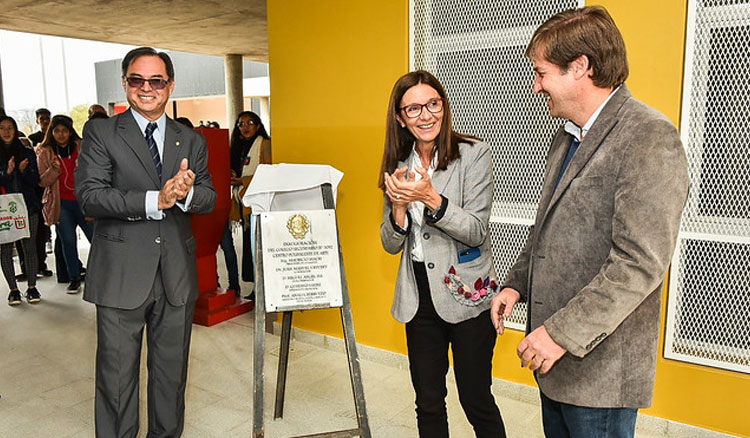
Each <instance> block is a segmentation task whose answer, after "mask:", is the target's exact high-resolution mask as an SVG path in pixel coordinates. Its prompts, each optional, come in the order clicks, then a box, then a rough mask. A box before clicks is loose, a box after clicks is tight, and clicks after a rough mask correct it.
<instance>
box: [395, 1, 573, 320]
mask: <svg viewBox="0 0 750 438" xmlns="http://www.w3.org/2000/svg"><path fill="white" fill-rule="evenodd" d="M580 6H583V2H579V1H577V0H537V1H528V0H524V1H521V0H412V1H411V8H410V13H411V33H410V38H411V68H412V69H413V70H416V69H424V70H428V71H429V72H431V73H432V74H434V75H435V76H436V77H437V78H438V79H439V80H440V82H441V83H442V84H443V85H444V86H445V88H446V91H447V93H448V97H449V99H450V102H451V107H452V110H453V122H454V128H455V129H456V130H457V131H459V132H463V133H466V134H472V135H476V136H478V137H480V138H482V139H483V140H485V141H486V142H487V143H489V145H490V147H491V150H492V162H493V176H494V180H495V191H494V197H493V203H492V218H491V224H490V234H491V239H492V249H493V258H494V260H495V266H496V269H497V271H498V276H499V277H500V279H501V281H502V279H503V278H504V277H505V274H506V273H507V271H508V269H509V268H510V266H511V265H512V264H513V262H514V261H515V259H516V257H517V256H518V254H519V253H520V251H521V248H522V247H523V244H524V243H525V241H526V237H527V235H528V229H529V226H530V225H531V224H532V223H533V221H534V216H535V214H536V207H537V203H538V201H539V195H540V193H541V189H542V178H543V174H544V165H545V157H546V155H547V149H548V147H549V142H550V140H551V139H552V136H553V134H554V132H555V130H556V129H557V128H558V127H559V126H560V124H561V123H562V122H561V121H560V120H559V119H552V118H551V117H550V116H549V111H548V110H547V106H546V104H545V102H544V99H543V98H542V97H541V96H536V95H534V94H533V92H532V83H533V71H532V69H531V62H530V61H529V60H528V59H526V57H525V56H524V50H525V49H526V44H527V43H528V42H529V40H530V39H531V35H532V34H533V33H534V30H535V29H536V27H537V26H539V25H540V24H541V23H542V22H544V20H546V19H547V18H549V17H550V16H552V15H554V14H555V13H557V12H559V11H562V10H565V9H570V8H575V7H580ZM525 323H526V307H525V305H521V306H517V308H516V309H515V311H514V313H513V316H512V318H511V320H510V323H509V324H508V325H509V326H510V327H513V328H517V329H523V328H524V327H525Z"/></svg>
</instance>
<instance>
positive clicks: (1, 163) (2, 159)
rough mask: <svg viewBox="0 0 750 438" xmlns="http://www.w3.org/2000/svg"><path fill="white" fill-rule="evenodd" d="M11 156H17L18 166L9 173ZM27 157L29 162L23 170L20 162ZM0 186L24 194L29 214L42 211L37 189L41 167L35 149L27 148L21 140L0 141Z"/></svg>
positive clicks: (7, 190)
mask: <svg viewBox="0 0 750 438" xmlns="http://www.w3.org/2000/svg"><path fill="white" fill-rule="evenodd" d="M10 157H14V158H15V163H16V168H15V169H14V170H13V173H11V174H8V161H9V160H10ZM27 158H28V160H29V164H28V166H26V170H24V171H21V169H20V168H19V164H21V161H23V160H25V159H27ZM0 187H2V188H3V189H5V192H6V193H21V194H23V200H24V202H26V210H27V211H28V212H29V214H34V213H39V212H40V211H42V201H41V199H40V198H39V195H38V193H37V190H36V189H37V187H39V168H38V167H37V164H36V154H35V153H34V150H33V149H31V148H27V147H26V146H24V145H23V144H22V143H21V142H20V141H14V142H13V143H11V144H5V143H3V142H0Z"/></svg>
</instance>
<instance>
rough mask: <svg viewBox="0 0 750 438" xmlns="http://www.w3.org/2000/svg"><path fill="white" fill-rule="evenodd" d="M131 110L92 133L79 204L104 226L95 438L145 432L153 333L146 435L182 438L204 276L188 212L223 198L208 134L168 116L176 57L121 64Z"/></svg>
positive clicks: (90, 284)
mask: <svg viewBox="0 0 750 438" xmlns="http://www.w3.org/2000/svg"><path fill="white" fill-rule="evenodd" d="M122 74H123V76H122V84H123V87H124V89H125V93H126V95H127V99H128V103H129V104H130V109H129V110H128V111H125V112H124V113H122V114H120V115H117V116H115V117H112V118H110V119H107V120H102V121H101V122H99V123H95V124H92V125H91V126H90V129H88V130H87V131H86V136H85V138H84V140H83V144H82V146H81V153H80V156H79V158H78V168H77V169H76V196H77V199H78V201H79V202H80V204H81V208H82V209H83V212H84V213H85V214H86V216H92V217H94V218H96V222H95V228H94V239H93V241H92V242H91V250H90V252H89V262H88V266H89V269H88V273H87V276H86V289H85V293H84V299H86V300H87V301H90V302H92V303H94V304H96V319H97V337H98V345H97V353H96V397H95V398H96V400H95V416H96V436H97V437H101V438H105V437H106V438H110V437H112V438H114V437H118V438H119V437H136V436H137V435H138V423H139V421H138V399H139V396H138V386H139V385H138V384H139V372H140V356H141V340H142V338H143V329H144V327H147V330H146V333H147V336H146V339H147V345H148V405H149V407H148V416H149V419H148V425H149V426H148V429H149V430H148V437H149V438H156V437H179V436H180V435H181V434H182V429H183V425H184V411H185V400H184V399H185V381H186V378H187V366H188V351H189V346H190V333H191V327H192V320H193V311H194V310H195V300H196V298H197V296H198V279H197V267H196V259H195V248H196V243H195V238H194V237H193V234H192V230H191V224H190V213H199V214H201V213H203V214H205V213H209V212H211V211H212V210H213V208H214V204H215V202H216V192H215V191H214V188H213V185H212V183H211V176H210V175H209V174H208V171H207V167H206V166H207V160H208V151H207V148H206V143H205V140H204V139H203V137H202V136H201V135H200V134H198V133H196V132H194V131H193V130H191V129H188V128H186V127H184V126H182V125H180V124H178V123H175V122H174V121H172V120H171V119H169V118H167V116H166V114H165V113H164V108H165V107H166V104H167V100H168V99H169V96H170V95H171V93H172V91H173V89H174V68H173V66H172V61H171V60H170V58H169V56H168V55H167V54H165V53H158V52H156V51H155V50H154V49H152V48H150V47H140V48H137V49H133V50H132V51H130V52H129V53H128V54H127V55H126V56H125V58H124V59H123V62H122Z"/></svg>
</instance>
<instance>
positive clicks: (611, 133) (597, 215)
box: [491, 7, 688, 437]
mask: <svg viewBox="0 0 750 438" xmlns="http://www.w3.org/2000/svg"><path fill="white" fill-rule="evenodd" d="M526 55H527V56H528V57H529V58H531V60H532V61H533V63H534V71H535V73H536V79H535V82H534V92H535V93H543V94H544V96H546V97H547V99H548V102H547V104H548V106H549V109H550V114H551V115H552V116H555V117H561V118H563V119H567V120H568V121H567V122H566V123H565V125H564V126H561V127H560V129H559V130H558V131H557V133H556V134H555V136H554V138H553V140H552V144H551V146H550V149H549V153H548V156H547V168H546V173H545V176H544V185H543V187H542V194H541V199H540V201H539V207H538V210H537V215H536V220H535V223H534V226H533V228H532V229H531V231H530V233H529V237H528V240H527V241H526V245H525V247H524V249H523V251H522V253H521V254H520V255H519V257H518V259H517V260H516V262H515V264H514V265H513V267H512V268H511V270H510V272H509V273H508V276H507V278H506V279H505V283H504V286H503V289H502V290H501V292H500V294H498V296H497V297H495V298H494V299H493V303H492V312H491V315H492V319H493V323H494V324H495V328H496V329H497V331H498V333H502V332H503V329H504V326H503V318H504V317H507V316H509V315H510V313H511V311H512V309H513V306H514V305H515V303H516V302H517V301H518V300H519V299H524V300H525V301H526V303H527V305H528V315H527V328H526V332H527V336H526V337H525V338H524V339H523V341H521V343H520V344H519V345H518V349H517V353H518V356H519V357H520V358H521V364H522V366H527V365H529V367H530V368H531V369H532V370H534V371H535V377H536V379H537V382H538V384H539V388H540V392H541V399H542V414H543V423H544V430H545V434H546V435H547V436H554V437H570V436H572V437H632V436H633V435H634V433H635V420H636V414H637V409H638V408H642V407H648V406H650V404H651V401H652V397H653V387H654V376H655V372H656V355H657V344H658V341H659V321H660V302H661V294H662V288H663V283H664V277H665V275H666V272H667V269H668V267H669V262H670V259H671V256H672V254H673V251H674V247H675V241H676V238H677V231H678V229H679V224H680V216H681V212H682V209H683V207H684V204H685V200H686V198H687V190H688V174H687V161H686V158H685V153H684V150H683V148H682V145H681V143H680V138H679V135H678V133H677V130H676V129H675V127H674V125H673V124H672V123H671V122H670V121H669V119H667V118H666V117H665V116H664V115H663V114H661V113H659V112H658V111H656V110H654V109H653V108H650V107H649V106H647V105H645V104H643V103H642V102H639V101H638V100H636V99H635V98H633V96H632V95H631V94H630V91H629V90H628V88H627V86H625V85H624V81H625V79H626V78H627V76H628V64H627V57H626V53H625V44H624V42H623V39H622V35H621V34H620V32H619V30H618V29H617V27H616V26H615V23H614V21H613V20H612V18H611V17H610V16H609V14H608V13H607V11H606V10H605V9H604V8H601V7H586V8H583V9H578V10H570V11H565V12H562V13H559V14H557V15H555V16H553V17H552V18H550V19H549V20H547V22H545V23H544V24H542V25H541V26H540V27H539V28H538V29H537V30H536V32H535V33H534V36H533V37H532V40H531V42H530V43H529V45H528V47H527V49H526Z"/></svg>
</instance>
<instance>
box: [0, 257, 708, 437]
mask: <svg viewBox="0 0 750 438" xmlns="http://www.w3.org/2000/svg"><path fill="white" fill-rule="evenodd" d="M83 246H85V245H83ZM85 256H86V253H85V248H84V251H83V254H82V257H85ZM53 266H54V264H53ZM220 270H223V269H220ZM23 286H25V285H22V287H23ZM38 286H39V288H40V291H41V292H42V294H43V301H42V302H41V303H39V304H37V305H30V304H27V303H26V302H24V303H23V304H22V305H20V306H17V307H15V308H10V307H8V306H6V305H4V304H3V305H2V307H0V346H1V347H0V396H1V397H2V398H0V438H16V437H19V438H25V437H33V438H44V437H54V438H66V437H73V438H83V437H93V436H94V432H93V394H94V359H95V320H94V317H95V310H94V306H93V305H91V304H89V303H86V302H84V301H82V299H81V296H80V294H79V295H73V296H71V295H67V294H66V293H65V286H66V285H62V284H57V283H56V282H55V280H54V277H53V278H45V279H41V280H40V281H39V283H38ZM296 336H297V338H296V339H295V340H293V341H292V351H291V354H290V364H289V374H288V383H287V394H286V406H285V415H284V418H283V419H282V420H277V421H274V420H273V419H272V412H273V395H274V388H275V381H276V365H277V360H278V343H279V338H278V337H277V336H274V335H268V337H267V341H266V342H267V348H266V350H267V351H266V354H265V362H266V366H265V374H266V390H265V403H264V405H265V412H266V417H265V418H266V420H265V424H266V428H265V430H266V436H267V437H289V436H296V435H303V434H311V433H316V432H324V431H332V430H339V429H348V428H353V427H356V420H355V416H354V407H353V402H352V396H351V388H350V384H349V375H348V370H347V361H346V355H345V353H344V350H343V346H342V344H341V342H339V341H336V340H331V339H328V338H324V337H320V336H318V335H314V334H309V333H307V334H306V333H298V334H297V335H296ZM300 339H303V340H305V341H307V342H302V341H300ZM316 344H317V345H316ZM360 355H361V357H362V362H361V363H362V374H363V381H364V387H365V395H366V402H367V413H368V416H369V421H370V427H371V430H372V436H373V437H384V438H401V437H404V438H406V437H415V436H417V434H416V429H415V415H414V408H413V393H412V389H411V383H410V381H409V375H408V371H407V369H406V368H405V361H404V360H403V358H402V357H401V356H396V355H392V354H390V353H385V352H378V351H376V350H373V349H367V348H362V349H360ZM252 357H253V317H252V315H251V314H246V315H242V316H240V317H238V318H235V319H233V320H231V321H227V322H224V323H221V324H219V325H216V326H214V327H211V328H206V327H201V326H195V327H194V330H193V339H192V351H191V356H190V373H189V377H188V390H187V412H186V427H185V433H184V435H183V436H184V437H186V438H203V437H217V438H218V437H222V438H224V437H249V436H251V434H252V420H251V413H252ZM145 362H146V361H145V354H144V357H143V360H142V364H143V366H144V370H143V372H142V377H145ZM449 379H450V382H449V385H448V388H449V395H448V415H449V418H450V422H451V436H452V437H458V438H461V437H472V436H473V434H472V433H471V428H470V426H469V425H468V423H467V422H466V420H465V418H464V416H463V413H462V411H461V408H460V406H459V404H458V399H457V397H456V391H455V384H454V383H453V379H452V376H449ZM493 389H494V392H495V395H496V398H497V402H498V404H499V406H500V409H501V411H502V413H503V417H504V419H505V423H506V428H507V431H508V436H509V437H529V438H532V437H541V436H542V431H541V419H540V411H539V407H538V401H537V400H536V398H535V397H534V396H533V391H528V390H524V389H525V388H519V387H518V385H514V384H509V383H506V382H502V381H496V383H495V385H493ZM144 391H145V380H143V379H142V384H141V394H142V397H141V433H140V436H142V437H145V435H146V432H145V424H146V420H147V418H146V409H145V408H146V404H145V398H144V397H145V394H144ZM530 394H532V395H530ZM637 436H638V437H639V438H650V437H657V436H662V437H664V436H669V437H678V436H679V437H698V436H701V437H718V436H723V435H719V434H715V433H712V432H708V431H704V430H701V429H696V428H691V427H687V426H683V425H676V424H674V423H667V422H664V421H661V420H651V419H649V418H648V417H647V418H645V419H643V418H642V419H639V429H638V433H637Z"/></svg>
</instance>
